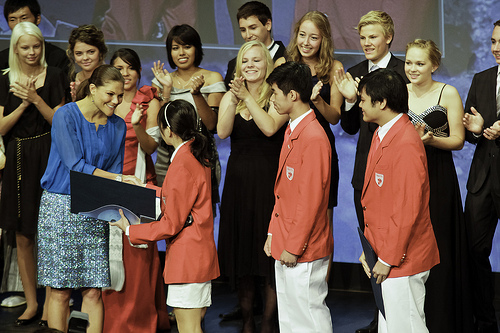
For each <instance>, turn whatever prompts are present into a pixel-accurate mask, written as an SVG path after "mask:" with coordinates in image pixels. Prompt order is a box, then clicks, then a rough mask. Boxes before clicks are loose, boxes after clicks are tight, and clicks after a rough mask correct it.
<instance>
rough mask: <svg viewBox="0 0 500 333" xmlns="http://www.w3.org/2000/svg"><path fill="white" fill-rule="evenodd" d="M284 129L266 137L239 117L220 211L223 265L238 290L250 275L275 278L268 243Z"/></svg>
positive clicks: (227, 275)
mask: <svg viewBox="0 0 500 333" xmlns="http://www.w3.org/2000/svg"><path fill="white" fill-rule="evenodd" d="M285 128H286V126H285V125H284V126H283V127H282V128H281V129H280V130H279V131H278V132H276V133H275V134H274V135H273V136H271V137H267V136H265V135H264V134H263V133H262V132H261V131H260V129H259V128H258V127H257V125H256V124H255V122H254V121H253V120H248V121H247V120H245V119H243V118H242V117H241V116H240V115H239V114H237V115H236V116H235V119H234V125H233V131H232V133H231V153H230V155H229V159H228V162H227V169H226V178H225V183H224V190H223V192H222V200H221V206H220V223H219V246H218V252H219V265H220V269H221V274H222V275H224V276H225V277H228V278H229V280H230V282H231V284H232V285H233V286H234V283H235V282H236V280H237V278H240V277H243V276H246V275H257V276H266V277H270V278H273V276H274V270H273V265H274V260H273V259H272V258H269V257H267V256H266V254H265V253H264V250H263V249H264V243H265V241H266V238H267V230H268V226H269V221H270V220H271V213H272V211H273V208H274V183H275V181H276V173H277V172H278V163H279V156H280V150H281V146H282V144H283V136H284V134H285Z"/></svg>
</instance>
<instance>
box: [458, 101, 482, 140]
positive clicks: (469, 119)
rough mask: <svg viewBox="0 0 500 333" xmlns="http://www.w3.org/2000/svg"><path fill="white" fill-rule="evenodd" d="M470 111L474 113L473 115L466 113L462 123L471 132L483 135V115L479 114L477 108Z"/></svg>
mask: <svg viewBox="0 0 500 333" xmlns="http://www.w3.org/2000/svg"><path fill="white" fill-rule="evenodd" d="M470 111H471V112H472V114H470V113H465V114H464V117H463V119H462V123H463V124H464V126H465V128H466V129H467V130H468V131H469V132H472V133H475V134H481V131H482V130H483V125H484V119H483V117H482V116H481V114H480V113H479V112H477V110H476V108H475V107H471V108H470Z"/></svg>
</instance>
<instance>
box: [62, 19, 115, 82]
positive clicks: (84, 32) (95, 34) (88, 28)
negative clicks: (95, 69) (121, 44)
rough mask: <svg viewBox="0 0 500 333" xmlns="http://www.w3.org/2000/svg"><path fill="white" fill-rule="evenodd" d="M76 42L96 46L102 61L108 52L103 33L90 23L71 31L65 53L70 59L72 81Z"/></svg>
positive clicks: (71, 77)
mask: <svg viewBox="0 0 500 333" xmlns="http://www.w3.org/2000/svg"><path fill="white" fill-rule="evenodd" d="M77 42H81V43H85V44H88V45H92V46H95V47H97V49H98V50H99V60H101V61H103V60H104V58H105V57H106V53H108V47H107V46H106V43H105V42H104V34H103V32H102V31H101V30H99V29H97V27H96V26H94V25H92V24H86V25H81V26H79V27H78V28H75V29H73V30H72V31H71V34H70V35H69V40H68V48H67V49H66V55H67V56H68V58H69V59H70V60H71V67H70V79H71V80H72V81H73V76H74V75H75V55H74V50H75V45H76V43H77Z"/></svg>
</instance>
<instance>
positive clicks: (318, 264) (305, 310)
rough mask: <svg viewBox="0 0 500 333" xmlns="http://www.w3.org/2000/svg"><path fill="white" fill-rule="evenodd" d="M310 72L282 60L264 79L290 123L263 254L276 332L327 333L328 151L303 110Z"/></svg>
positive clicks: (311, 117)
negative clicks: (272, 277)
mask: <svg viewBox="0 0 500 333" xmlns="http://www.w3.org/2000/svg"><path fill="white" fill-rule="evenodd" d="M310 78H311V71H310V70H309V67H308V66H307V65H305V64H299V63H296V62H287V63H285V64H283V65H281V66H278V67H277V68H275V69H274V71H273V72H272V73H271V74H270V75H269V77H268V79H267V82H268V83H269V84H270V85H271V87H272V91H273V94H272V96H271V102H272V103H273V105H274V107H275V108H276V110H277V112H278V113H279V114H288V115H289V117H290V123H289V125H288V128H287V131H286V132H285V139H284V142H283V147H282V149H281V153H280V159H279V166H278V174H277V177H276V183H275V185H274V193H275V198H276V202H275V204H274V210H273V213H272V215H271V221H270V223H269V230H268V238H267V240H266V244H265V246H264V251H265V252H266V254H267V255H268V256H272V257H273V258H274V259H275V260H276V263H275V274H276V294H277V297H278V318H279V325H280V331H281V332H301V333H304V332H324V333H327V332H332V331H333V329H332V321H331V317H330V310H329V309H328V307H327V306H326V303H325V298H326V295H327V293H328V287H327V282H326V275H327V270H328V262H329V255H330V254H331V253H332V250H333V237H332V230H331V229H330V224H329V222H328V216H327V213H326V210H327V208H328V194H329V189H330V176H331V175H330V162H331V149H330V143H329V141H328V137H327V136H326V134H325V132H324V131H323V130H322V127H321V125H320V124H319V122H318V120H317V119H316V116H315V115H314V111H313V110H312V109H311V108H310V106H309V98H310V96H311V92H312V81H311V79H310Z"/></svg>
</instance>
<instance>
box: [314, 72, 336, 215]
mask: <svg viewBox="0 0 500 333" xmlns="http://www.w3.org/2000/svg"><path fill="white" fill-rule="evenodd" d="M312 80H313V86H314V85H315V84H316V83H318V78H317V77H316V76H313V77H312ZM319 95H320V96H321V98H323V100H324V101H325V102H326V103H327V104H330V84H329V83H324V84H323V87H322V88H321V91H320V92H319ZM309 104H310V106H311V108H312V109H313V110H314V114H315V115H316V119H318V121H319V123H320V125H321V127H323V129H324V130H325V133H326V136H327V137H328V141H330V146H331V148H332V165H331V181H330V195H329V198H328V208H333V207H335V206H337V196H338V188H339V157H338V156H337V150H336V149H335V136H334V135H333V132H332V128H331V127H330V123H329V122H328V120H326V119H325V117H323V115H322V114H321V112H319V110H318V109H317V108H316V107H315V106H314V104H313V102H310V103H309Z"/></svg>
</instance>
